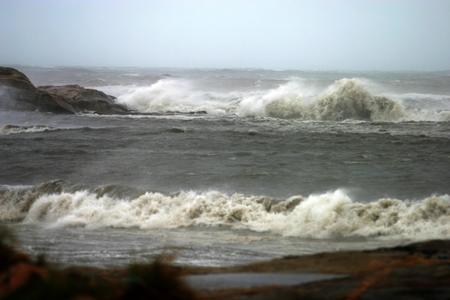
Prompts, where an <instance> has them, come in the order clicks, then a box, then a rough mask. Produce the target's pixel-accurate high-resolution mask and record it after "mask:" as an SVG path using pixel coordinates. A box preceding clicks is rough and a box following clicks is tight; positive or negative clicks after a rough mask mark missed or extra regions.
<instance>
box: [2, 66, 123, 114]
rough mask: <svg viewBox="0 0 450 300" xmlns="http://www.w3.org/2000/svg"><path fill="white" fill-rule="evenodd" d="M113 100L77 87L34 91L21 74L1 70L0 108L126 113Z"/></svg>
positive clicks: (4, 69) (101, 93)
mask: <svg viewBox="0 0 450 300" xmlns="http://www.w3.org/2000/svg"><path fill="white" fill-rule="evenodd" d="M114 99H115V98H114V97H113V96H109V95H106V94H105V93H103V92H100V91H97V90H94V89H85V88H83V87H81V86H79V85H65V86H44V87H38V88H36V87H35V86H34V85H33V84H32V83H31V81H30V80H29V79H28V78H27V76H25V74H23V73H22V72H20V71H18V70H16V69H13V68H8V67H0V108H1V109H11V110H38V111H44V112H53V113H97V114H126V113H130V112H129V111H128V109H126V108H125V107H123V106H121V105H119V104H116V103H114Z"/></svg>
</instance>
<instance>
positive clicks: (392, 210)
mask: <svg viewBox="0 0 450 300" xmlns="http://www.w3.org/2000/svg"><path fill="white" fill-rule="evenodd" d="M41 188H42V192H41V193H39V190H38V189H36V188H34V189H31V190H28V191H22V192H21V193H19V192H17V191H16V192H15V194H14V197H15V198H14V199H13V201H14V203H15V204H16V206H12V205H10V204H11V203H12V201H8V200H7V199H6V198H8V199H9V198H11V197H12V195H13V194H11V193H12V192H10V194H5V193H3V194H0V197H1V198H0V206H1V209H2V212H3V213H2V214H1V219H2V221H4V220H8V219H9V220H11V219H15V220H22V221H23V222H25V223H32V224H44V225H46V226H56V227H59V226H83V227H87V228H98V227H115V228H139V229H142V230H145V229H152V228H178V227H189V226H228V227H230V228H233V229H249V230H254V231H264V232H271V233H274V234H279V235H284V236H296V237H308V238H334V237H382V238H387V239H390V238H407V239H413V240H420V239H430V238H450V196H448V195H440V196H438V195H433V196H430V197H427V198H424V199H422V200H418V201H408V200H399V199H393V198H383V199H379V200H376V201H373V202H367V203H363V202H358V201H355V200H353V199H352V198H351V197H350V196H349V195H348V194H347V193H346V192H345V191H343V190H335V191H331V192H327V193H323V194H313V195H310V196H308V197H301V196H295V197H291V198H288V199H286V200H281V201H280V200H274V199H271V198H268V197H263V196H256V195H243V194H231V195H228V194H224V193H221V192H218V191H209V192H201V193H200V192H194V191H187V192H180V193H178V194H177V195H172V196H168V195H164V194H161V193H151V192H147V193H144V194H142V195H140V196H138V197H134V198H117V197H113V196H110V195H108V194H98V193H95V192H91V191H88V190H79V191H72V192H65V191H63V190H62V189H61V187H60V186H59V185H58V184H55V183H53V184H49V185H46V186H45V185H44V186H43V187H41ZM21 197H22V198H21ZM14 207H18V208H16V209H14Z"/></svg>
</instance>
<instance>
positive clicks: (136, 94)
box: [118, 79, 230, 114]
mask: <svg viewBox="0 0 450 300" xmlns="http://www.w3.org/2000/svg"><path fill="white" fill-rule="evenodd" d="M227 100H229V99H228V98H226V97H225V99H224V97H223V96H222V95H221V94H219V93H208V92H204V91H200V90H195V89H193V87H192V86H191V83H190V82H189V81H187V80H181V79H161V80H159V81H157V82H156V83H154V84H152V85H151V86H149V87H139V88H136V89H134V91H133V92H131V93H128V94H124V95H122V96H119V98H118V102H119V103H121V104H124V105H126V106H128V107H130V108H132V109H135V110H138V111H141V112H146V113H148V112H174V111H175V112H193V111H206V112H207V113H209V114H223V113H226V112H227V111H228V109H229V106H230V103H229V102H228V101H227Z"/></svg>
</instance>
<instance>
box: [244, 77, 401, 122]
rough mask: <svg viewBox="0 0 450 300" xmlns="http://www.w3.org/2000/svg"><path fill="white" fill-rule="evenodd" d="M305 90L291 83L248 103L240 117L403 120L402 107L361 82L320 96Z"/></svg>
mask: <svg viewBox="0 0 450 300" xmlns="http://www.w3.org/2000/svg"><path fill="white" fill-rule="evenodd" d="M302 88H303V87H302V86H301V85H298V84H296V83H295V82H290V83H288V84H286V85H282V86H280V87H278V88H277V89H275V90H272V91H270V92H269V93H267V94H265V95H263V96H262V97H261V98H259V99H255V97H251V98H248V99H245V100H244V101H242V102H241V107H240V114H241V115H265V116H269V117H275V118H283V119H302V120H319V121H344V120H364V121H395V120H399V119H400V118H401V117H403V116H404V112H403V108H402V106H401V105H400V104H399V103H397V102H395V101H393V100H391V99H389V98H387V97H383V96H374V95H372V94H371V93H370V92H369V91H368V90H367V89H366V88H364V85H363V83H362V81H361V80H358V79H340V80H338V81H336V82H335V83H334V84H333V85H332V86H331V87H329V88H328V90H327V91H326V92H325V93H322V94H319V95H318V96H311V95H305V94H304V93H302ZM255 103H256V105H255Z"/></svg>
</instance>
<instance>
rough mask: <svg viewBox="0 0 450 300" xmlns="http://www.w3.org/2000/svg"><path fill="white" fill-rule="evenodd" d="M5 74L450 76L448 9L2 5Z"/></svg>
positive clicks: (313, 1) (344, 4) (388, 3)
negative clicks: (18, 68)
mask: <svg viewBox="0 0 450 300" xmlns="http://www.w3.org/2000/svg"><path fill="white" fill-rule="evenodd" d="M0 64H26V65H39V66H45V65H52V66H53V65H78V66H141V67H213V68H214V67H219V68H221V67H224V68H232V67H238V68H247V67H249V68H274V69H307V70H311V69H318V70H443V69H450V0H345V1H344V0H340V1H339V0H334V1H333V0H296V1H294V0H147V1H145V0H127V1H125V0H122V1H120V0H0Z"/></svg>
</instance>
